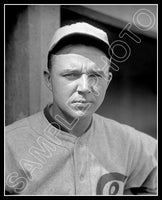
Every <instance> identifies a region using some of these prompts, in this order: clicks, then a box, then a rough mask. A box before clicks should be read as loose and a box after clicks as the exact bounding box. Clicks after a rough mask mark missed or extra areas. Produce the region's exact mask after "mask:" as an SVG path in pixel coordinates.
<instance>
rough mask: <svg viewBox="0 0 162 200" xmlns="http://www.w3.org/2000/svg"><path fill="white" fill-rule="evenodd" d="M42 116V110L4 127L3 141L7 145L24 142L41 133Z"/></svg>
mask: <svg viewBox="0 0 162 200" xmlns="http://www.w3.org/2000/svg"><path fill="white" fill-rule="evenodd" d="M43 120H44V118H43V115H42V112H38V113H36V114H33V115H31V116H29V117H26V118H24V119H21V120H19V121H16V122H14V123H12V124H10V125H8V126H6V127H5V139H6V140H5V142H6V144H8V145H13V144H18V143H26V142H30V141H31V140H33V139H34V138H35V137H36V136H37V135H39V134H41V132H42V129H43V128H42V126H43V124H44V122H43Z"/></svg>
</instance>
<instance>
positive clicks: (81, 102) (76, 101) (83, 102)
mask: <svg viewBox="0 0 162 200" xmlns="http://www.w3.org/2000/svg"><path fill="white" fill-rule="evenodd" d="M72 103H78V104H88V103H91V102H90V101H86V100H75V101H73V102H72Z"/></svg>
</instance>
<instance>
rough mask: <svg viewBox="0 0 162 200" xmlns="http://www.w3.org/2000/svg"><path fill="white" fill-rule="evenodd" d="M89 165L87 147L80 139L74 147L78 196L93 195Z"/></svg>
mask: <svg viewBox="0 0 162 200" xmlns="http://www.w3.org/2000/svg"><path fill="white" fill-rule="evenodd" d="M88 163H89V158H88V151H87V146H86V144H85V143H84V142H83V141H82V138H78V139H77V140H76V142H75V145H74V168H75V172H74V173H75V184H76V195H83V194H84V195H89V194H90V193H91V188H90V178H89V166H88V165H89V164H88Z"/></svg>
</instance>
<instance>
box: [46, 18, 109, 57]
mask: <svg viewBox="0 0 162 200" xmlns="http://www.w3.org/2000/svg"><path fill="white" fill-rule="evenodd" d="M68 44H86V45H91V46H95V47H97V48H98V49H100V50H102V51H103V52H104V53H105V54H106V56H107V57H108V58H110V56H109V54H108V49H109V41H108V36H107V33H106V32H105V31H103V30H101V29H99V28H96V27H94V26H92V25H90V24H88V23H86V22H77V23H74V24H71V25H66V26H63V27H61V28H59V29H58V30H57V31H56V32H55V34H54V36H53V38H52V40H51V43H50V47H49V52H51V51H52V52H53V54H55V52H57V51H58V50H60V49H61V48H62V47H64V46H66V45H68Z"/></svg>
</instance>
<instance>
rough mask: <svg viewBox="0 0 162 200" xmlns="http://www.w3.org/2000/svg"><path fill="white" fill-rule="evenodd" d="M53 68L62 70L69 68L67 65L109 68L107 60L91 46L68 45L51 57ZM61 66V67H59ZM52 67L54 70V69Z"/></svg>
mask: <svg viewBox="0 0 162 200" xmlns="http://www.w3.org/2000/svg"><path fill="white" fill-rule="evenodd" d="M53 60H54V63H55V67H56V68H57V67H58V66H59V68H60V67H61V66H62V67H63V68H66V67H69V66H68V65H70V66H71V67H72V66H75V67H77V66H78V67H81V66H83V65H85V66H87V67H97V68H103V67H105V66H109V60H108V59H107V58H106V56H105V54H104V53H103V52H102V51H101V50H99V49H97V48H95V47H92V46H85V45H69V46H66V47H65V48H63V49H62V50H60V51H59V52H58V53H57V54H56V56H53ZM60 65H61V66H60ZM55 67H54V68H55Z"/></svg>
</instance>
